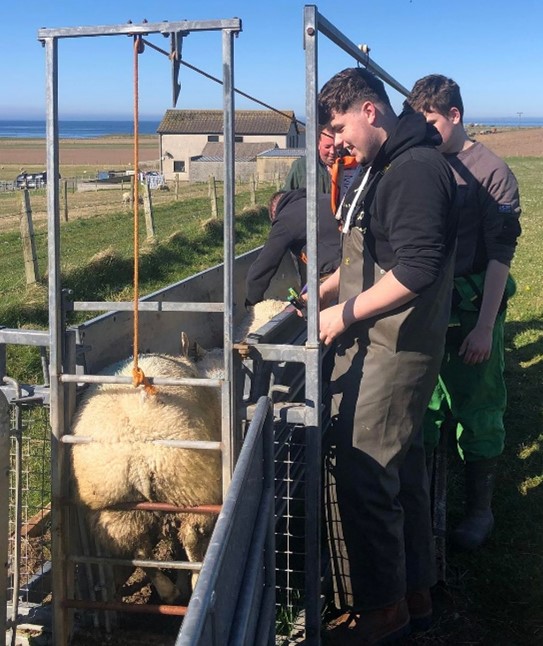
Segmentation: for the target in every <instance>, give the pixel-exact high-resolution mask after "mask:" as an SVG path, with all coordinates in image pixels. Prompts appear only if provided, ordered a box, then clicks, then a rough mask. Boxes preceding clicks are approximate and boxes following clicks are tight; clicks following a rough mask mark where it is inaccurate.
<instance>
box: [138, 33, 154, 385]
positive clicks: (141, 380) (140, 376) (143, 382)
mask: <svg viewBox="0 0 543 646" xmlns="http://www.w3.org/2000/svg"><path fill="white" fill-rule="evenodd" d="M143 47H144V45H143V42H142V39H141V36H135V37H134V191H133V196H132V197H133V200H132V203H133V208H134V343H133V346H134V351H133V354H134V365H133V367H132V384H133V385H134V388H137V387H138V386H140V385H143V386H144V387H145V391H146V392H147V393H148V394H149V395H154V394H155V393H156V388H155V387H154V386H153V385H152V384H151V382H150V381H149V379H147V377H146V376H145V375H144V373H143V370H142V369H141V368H140V367H139V366H138V354H139V309H138V307H139V91H138V81H139V70H138V55H139V54H141V53H142V52H143Z"/></svg>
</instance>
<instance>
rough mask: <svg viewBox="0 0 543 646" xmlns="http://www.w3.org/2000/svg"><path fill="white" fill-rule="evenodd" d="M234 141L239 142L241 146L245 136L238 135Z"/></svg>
mask: <svg viewBox="0 0 543 646" xmlns="http://www.w3.org/2000/svg"><path fill="white" fill-rule="evenodd" d="M234 141H237V142H238V143H240V144H241V143H242V141H243V136H242V135H236V136H235V137H234Z"/></svg>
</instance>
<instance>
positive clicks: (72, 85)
mask: <svg viewBox="0 0 543 646" xmlns="http://www.w3.org/2000/svg"><path fill="white" fill-rule="evenodd" d="M304 4H305V3H304V2H301V1H299V0H269V1H268V2H265V1H263V0H240V1H237V0H232V1H229V0H223V1H218V0H200V1H199V2H193V1H191V2H186V1H185V2H183V1H182V0H181V1H179V0H178V1H177V2H171V1H168V2H166V1H163V0H147V1H145V2H144V1H143V0H130V1H127V0H126V1H125V0H93V1H92V2H78V1H77V0H63V1H62V2H61V1H60V0H56V1H52V2H44V1H43V0H40V1H39V2H38V1H36V0H26V1H25V2H24V3H20V2H13V1H11V2H5V3H3V7H2V14H1V15H2V19H3V20H2V24H3V30H2V31H3V34H2V39H1V40H0V56H1V60H2V90H1V94H0V118H3V119H9V118H20V119H32V118H36V119H41V118H43V116H44V111H45V106H44V78H45V76H44V59H45V57H44V50H43V48H42V47H41V45H40V43H39V42H38V40H37V32H38V29H39V28H40V27H49V28H58V27H77V26H95V25H115V24H124V23H126V22H127V21H128V20H132V22H134V23H140V22H142V21H143V20H144V19H147V20H148V21H149V22H158V21H161V20H172V21H174V20H185V19H187V20H207V19H220V18H232V17H239V18H241V19H242V24H243V31H242V32H241V33H240V35H239V37H238V38H237V39H236V40H235V45H234V51H235V86H236V87H237V88H239V89H240V90H243V91H244V92H247V93H248V94H251V95H254V96H256V97H257V98H259V99H260V100H262V101H265V102H266V103H269V104H270V105H273V106H274V107H277V108H278V109H293V110H294V111H295V112H296V114H297V115H299V116H303V114H304V112H305V109H304V104H305V98H304V94H305V71H304V51H303V48H302V16H303V6H304ZM315 4H316V5H317V7H318V9H319V11H320V13H321V14H323V15H324V16H325V17H326V18H327V19H328V20H329V21H330V22H332V23H333V24H334V25H335V26H336V27H337V28H338V29H339V30H340V31H342V32H343V33H344V34H345V35H346V36H347V37H348V38H349V39H350V40H352V41H353V42H354V43H356V44H359V43H367V44H369V46H370V47H371V56H372V58H373V59H374V60H375V61H376V62H377V63H378V64H379V65H380V66H381V67H383V68H384V69H385V70H387V71H388V72H389V73H391V74H392V75H393V76H394V77H395V78H397V80H398V81H400V82H401V83H402V84H403V85H404V86H405V87H407V88H410V87H411V86H412V85H413V83H414V82H415V81H416V80H417V79H418V78H420V77H421V76H424V75H426V74H430V73H441V74H446V75H448V76H451V77H452V78H454V79H455V80H456V81H457V82H458V83H459V84H460V86H461V88H462V93H463V97H464V102H465V105H466V115H467V116H468V117H473V118H475V117H505V118H514V119H517V118H518V116H517V115H518V113H519V112H522V118H524V119H527V118H529V117H543V84H542V83H541V72H540V69H541V61H542V60H543V37H542V34H541V30H542V28H543V2H541V0H517V1H516V2H504V1H503V0H494V1H490V0H475V1H474V0H470V1H469V2H468V1H467V0H456V2H454V3H453V2H439V1H436V0H432V1H429V0H374V1H373V2H362V1H361V0H348V1H338V0H323V1H322V2H316V3H315ZM150 39H151V40H152V41H153V42H154V43H155V44H156V45H158V46H159V47H162V48H164V49H167V48H168V41H167V40H166V39H164V38H162V37H161V36H159V35H155V36H153V37H151V38H150ZM58 51H59V96H60V100H59V110H60V116H61V118H73V119H77V118H103V119H109V118H131V115H132V109H133V108H132V105H133V96H132V46H131V41H130V39H129V38H127V37H125V36H112V37H99V38H77V39H63V40H61V41H60V42H59V48H58ZM183 56H184V58H185V59H186V60H187V61H188V62H189V63H191V64H193V65H196V66H197V67H200V68H202V69H204V70H205V71H207V72H209V73H210V74H213V75H214V76H217V77H221V75H222V73H221V37H220V33H215V32H210V33H206V34H204V33H198V32H193V33H192V34H190V35H189V36H188V37H187V38H185V39H184V45H183ZM351 65H352V60H351V59H350V58H349V57H348V56H347V55H346V54H344V53H343V52H341V51H339V50H338V49H337V48H336V47H335V46H333V45H332V44H331V43H329V41H327V39H326V38H324V37H322V36H321V37H320V38H319V86H321V85H322V84H323V83H324V82H325V81H326V80H327V79H328V78H329V77H330V76H332V75H333V74H334V73H335V72H337V71H339V70H340V69H343V68H344V67H349V66H351ZM139 66H140V91H139V94H140V118H142V119H145V118H149V119H156V118H160V117H161V116H162V115H163V113H164V111H165V110H166V109H167V108H169V107H171V81H170V65H169V62H168V59H167V58H166V57H165V56H163V55H161V54H159V53H157V52H155V51H153V50H151V49H149V48H147V49H146V51H145V53H144V54H143V55H142V56H140V62H139ZM180 80H181V84H182V89H181V94H180V97H179V101H178V104H177V107H178V108H217V109H219V108H221V107H222V90H221V88H220V87H219V86H218V85H217V84H215V83H213V82H211V81H209V80H206V79H204V78H202V77H201V76H199V75H198V74H196V73H195V72H193V71H191V70H188V69H187V68H181V74H180ZM390 96H391V99H392V102H393V105H394V106H395V108H396V109H398V108H399V107H400V105H401V97H400V96H399V95H398V94H396V93H395V91H393V90H391V91H390ZM236 107H237V108H259V106H258V105H256V104H254V103H252V102H249V101H248V100H246V99H242V98H241V97H239V98H237V99H236Z"/></svg>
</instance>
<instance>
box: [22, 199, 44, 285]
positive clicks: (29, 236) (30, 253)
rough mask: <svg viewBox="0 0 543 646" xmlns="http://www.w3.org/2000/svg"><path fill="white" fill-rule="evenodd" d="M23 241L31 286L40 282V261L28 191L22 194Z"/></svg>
mask: <svg viewBox="0 0 543 646" xmlns="http://www.w3.org/2000/svg"><path fill="white" fill-rule="evenodd" d="M21 207H22V208H21V217H20V221H19V222H20V227H21V241H22V243H23V257H24V263H25V276H26V284H27V285H31V284H33V283H37V282H38V280H39V273H38V259H37V257H36V242H35V240H34V227H33V225H32V208H31V206H30V195H29V193H28V189H26V188H25V189H24V190H23V192H22V205H21Z"/></svg>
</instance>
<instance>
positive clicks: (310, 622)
mask: <svg viewBox="0 0 543 646" xmlns="http://www.w3.org/2000/svg"><path fill="white" fill-rule="evenodd" d="M317 33H318V24H317V13H316V7H315V6H313V5H310V6H306V7H305V8H304V48H305V68H306V104H305V109H306V121H307V123H306V160H307V179H306V186H307V214H306V217H307V257H308V265H307V287H308V297H309V300H308V308H307V309H308V320H307V346H306V347H307V349H308V353H307V363H306V382H305V383H306V386H305V396H306V406H307V409H306V410H307V413H306V430H305V432H306V449H305V463H306V480H305V509H306V511H305V631H306V634H305V639H306V643H307V644H308V645H309V644H311V645H313V644H317V645H318V644H320V624H321V616H320V611H321V522H320V518H321V452H322V451H321V428H322V420H321V401H322V383H321V368H320V365H321V353H320V343H319V330H318V317H319V271H318V227H317V218H318V213H317V126H318V115H317V82H318V81H317V64H318V63H317Z"/></svg>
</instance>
